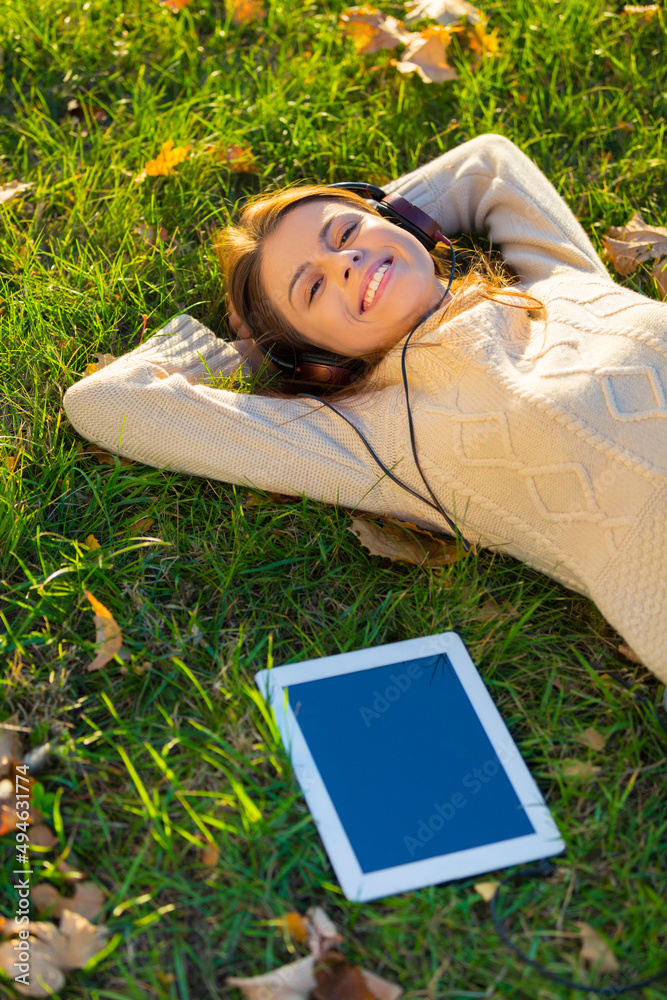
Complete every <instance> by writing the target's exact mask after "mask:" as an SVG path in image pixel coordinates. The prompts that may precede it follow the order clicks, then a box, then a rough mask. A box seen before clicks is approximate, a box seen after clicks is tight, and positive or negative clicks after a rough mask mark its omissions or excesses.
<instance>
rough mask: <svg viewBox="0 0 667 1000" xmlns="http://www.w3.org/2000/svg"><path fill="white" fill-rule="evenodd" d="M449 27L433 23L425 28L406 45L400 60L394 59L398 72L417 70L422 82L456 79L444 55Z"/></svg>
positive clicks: (455, 73) (441, 81) (454, 72)
mask: <svg viewBox="0 0 667 1000" xmlns="http://www.w3.org/2000/svg"><path fill="white" fill-rule="evenodd" d="M450 37H451V35H450V29H449V28H440V27H438V26H437V25H433V26H432V27H430V28H425V29H424V31H421V32H420V33H419V34H418V35H417V37H416V38H415V39H414V40H413V41H412V42H410V44H409V45H408V46H407V47H406V49H405V52H404V53H403V56H402V58H401V60H400V62H397V61H395V60H394V65H395V66H396V69H397V70H398V71H399V73H414V72H417V73H418V74H419V76H420V77H421V78H422V80H423V81H424V83H444V82H445V81H446V80H456V78H457V76H458V74H457V72H456V70H455V69H454V67H453V66H450V65H449V64H448V62H447V59H446V57H445V48H446V46H447V45H448V44H449V40H450Z"/></svg>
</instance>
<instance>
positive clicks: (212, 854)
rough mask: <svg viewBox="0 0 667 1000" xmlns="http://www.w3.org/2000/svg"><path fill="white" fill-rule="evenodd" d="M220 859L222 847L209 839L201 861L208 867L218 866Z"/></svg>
mask: <svg viewBox="0 0 667 1000" xmlns="http://www.w3.org/2000/svg"><path fill="white" fill-rule="evenodd" d="M219 860H220V848H219V847H218V845H217V844H216V843H215V841H213V842H211V841H210V840H207V841H206V843H205V844H204V847H203V849H202V852H201V861H202V864H203V865H206V867H207V868H215V867H217V864H218V861H219Z"/></svg>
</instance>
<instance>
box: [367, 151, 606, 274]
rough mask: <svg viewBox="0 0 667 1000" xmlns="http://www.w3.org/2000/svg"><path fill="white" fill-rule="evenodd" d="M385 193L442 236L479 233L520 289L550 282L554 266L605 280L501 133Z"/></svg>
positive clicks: (581, 239) (552, 195) (575, 225)
mask: <svg viewBox="0 0 667 1000" xmlns="http://www.w3.org/2000/svg"><path fill="white" fill-rule="evenodd" d="M386 189H387V190H388V191H392V192H396V193H399V194H401V195H402V196H403V197H404V198H407V199H408V200H409V201H413V202H414V203H415V204H416V205H418V206H419V208H421V209H422V210H423V211H425V212H427V213H428V214H429V215H431V216H433V218H435V219H436V220H437V221H438V222H439V223H440V225H441V228H442V230H443V232H444V233H445V234H446V235H447V234H449V235H452V234H454V233H458V232H479V233H483V234H484V235H486V236H487V237H488V239H490V240H491V242H492V244H493V245H494V246H498V247H500V250H501V252H502V254H503V256H504V257H505V259H506V260H507V262H508V263H509V264H510V266H511V267H512V268H513V269H514V271H515V272H516V273H517V274H518V275H519V278H520V279H521V280H522V281H524V282H525V283H526V284H531V283H532V282H535V281H540V280H542V279H543V278H548V277H550V276H551V275H552V274H553V273H554V271H555V270H556V268H558V267H561V268H562V267H569V268H576V269H577V270H579V271H584V272H587V273H589V274H598V275H602V276H604V277H606V278H607V279H608V280H610V281H611V278H610V277H609V274H608V273H607V270H606V268H605V267H604V265H603V263H602V261H601V260H600V258H599V257H598V255H597V254H596V252H595V250H594V248H593V245H592V244H591V242H590V240H589V239H588V237H587V235H586V233H585V232H584V230H583V229H582V227H581V225H580V224H579V222H578V221H577V220H576V218H575V217H574V215H573V214H572V212H571V211H570V209H569V208H568V207H567V205H566V204H565V202H564V201H563V199H562V198H561V197H560V195H559V194H558V193H557V191H556V189H555V188H554V187H553V185H552V184H550V183H549V181H548V180H547V179H546V177H545V176H544V174H543V173H542V172H541V171H540V170H539V168H538V167H537V166H536V165H535V164H534V163H533V162H532V160H530V159H529V158H528V157H527V156H526V155H525V154H524V153H522V152H521V150H520V149H518V148H517V147H516V146H515V145H514V144H513V143H512V142H510V141H509V139H505V138H504V137H503V136H500V135H482V136H478V138H476V139H471V140H470V142H466V143H463V145H461V146H457V147H456V148H455V149H452V150H451V151H450V152H448V153H445V154H444V155H443V156H440V157H438V158H437V159H436V160H433V162H431V163H427V164H425V165H424V166H422V167H419V168H418V169H417V170H415V171H413V172H412V173H410V174H406V175H405V176H404V177H401V178H400V179H399V180H398V181H395V182H394V183H392V184H389V185H387V188H386Z"/></svg>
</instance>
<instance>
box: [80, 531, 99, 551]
mask: <svg viewBox="0 0 667 1000" xmlns="http://www.w3.org/2000/svg"><path fill="white" fill-rule="evenodd" d="M84 545H85V546H86V548H87V549H88V551H89V552H96V551H97V549H101V548H102V546H101V545H100V543H99V542H98V541H97V539H96V538H95V535H86V540H85V542H84Z"/></svg>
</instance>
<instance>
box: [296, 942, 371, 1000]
mask: <svg viewBox="0 0 667 1000" xmlns="http://www.w3.org/2000/svg"><path fill="white" fill-rule="evenodd" d="M315 979H316V980H317V986H316V987H315V989H314V990H313V991H312V996H313V997H314V1000H375V995H374V994H373V993H371V991H370V989H369V988H368V983H367V982H366V980H365V979H364V976H363V974H362V972H361V969H360V968H359V967H358V966H353V965H349V964H348V963H347V961H346V960H345V959H344V958H343V956H342V955H340V954H338V953H337V952H332V953H331V955H329V957H328V958H327V959H326V961H325V962H323V963H321V964H319V965H318V966H317V968H316V969H315Z"/></svg>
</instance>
